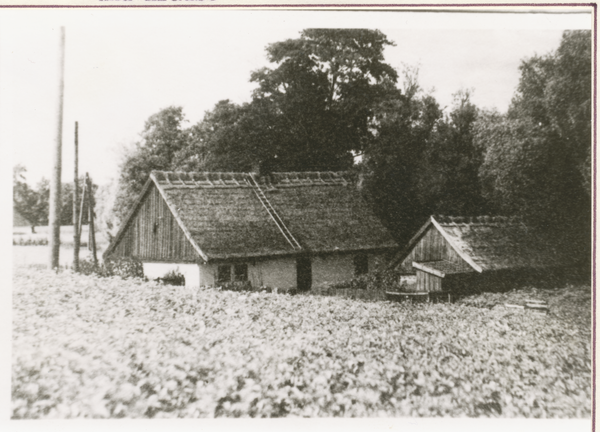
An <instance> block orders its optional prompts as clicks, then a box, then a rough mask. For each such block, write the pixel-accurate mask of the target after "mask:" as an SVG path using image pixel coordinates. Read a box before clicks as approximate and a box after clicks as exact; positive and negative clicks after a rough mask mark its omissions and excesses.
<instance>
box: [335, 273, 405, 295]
mask: <svg viewBox="0 0 600 432" xmlns="http://www.w3.org/2000/svg"><path fill="white" fill-rule="evenodd" d="M399 281H400V272H398V271H396V270H386V271H379V272H370V273H367V274H364V275H360V276H356V277H354V278H352V279H350V280H349V281H345V282H339V283H334V284H331V285H329V286H330V287H331V288H333V289H348V288H352V289H365V290H369V291H390V290H394V289H397V288H399V287H400V282H399Z"/></svg>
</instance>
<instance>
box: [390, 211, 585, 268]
mask: <svg viewBox="0 0 600 432" xmlns="http://www.w3.org/2000/svg"><path fill="white" fill-rule="evenodd" d="M431 226H435V227H436V228H437V229H438V231H439V232H440V233H441V234H442V236H443V237H444V238H445V239H446V240H447V241H448V243H449V244H450V245H451V247H452V248H453V249H454V250H455V251H456V252H457V253H458V255H460V256H461V257H462V258H463V259H464V260H465V262H466V263H468V264H469V266H470V267H471V268H472V269H473V270H476V271H478V272H485V271H495V270H507V269H519V268H537V269H543V268H551V267H561V266H565V265H569V264H571V263H572V261H573V257H572V256H570V254H569V253H568V252H567V251H566V250H565V248H564V242H561V241H559V240H558V239H556V238H549V237H548V236H544V235H542V234H540V233H539V232H538V231H536V230H534V229H532V228H530V227H528V226H527V225H526V224H525V223H524V222H523V221H522V220H521V219H520V218H516V217H513V218H507V217H489V216H482V217H470V218H469V217H445V216H436V217H433V216H432V217H431V218H430V219H429V221H428V222H427V223H426V224H425V225H424V226H423V227H422V228H421V229H420V230H419V232H418V233H417V234H416V235H415V236H414V237H413V238H412V239H411V241H410V242H409V244H408V245H407V247H406V248H405V249H404V251H403V252H401V253H400V254H398V256H397V257H396V259H395V260H394V261H393V265H397V264H399V263H400V262H401V261H402V260H403V259H404V258H405V257H406V256H408V253H410V250H412V248H413V247H414V246H415V245H416V244H417V243H418V241H419V240H420V238H421V236H422V234H423V233H424V232H425V231H426V230H427V229H429V228H430V227H431ZM423 264H425V265H427V266H429V267H432V268H434V267H435V266H436V265H437V264H433V263H423ZM440 265H442V264H440ZM434 270H435V268H434ZM439 270H440V271H443V269H441V268H440V269H439Z"/></svg>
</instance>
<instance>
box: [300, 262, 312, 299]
mask: <svg viewBox="0 0 600 432" xmlns="http://www.w3.org/2000/svg"><path fill="white" fill-rule="evenodd" d="M296 279H297V280H296V283H297V288H298V290H299V291H308V290H309V289H310V287H311V286H312V265H311V262H310V257H309V256H306V255H304V256H299V257H298V258H296Z"/></svg>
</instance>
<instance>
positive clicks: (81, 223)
mask: <svg viewBox="0 0 600 432" xmlns="http://www.w3.org/2000/svg"><path fill="white" fill-rule="evenodd" d="M86 190H87V184H86V183H85V182H84V183H83V194H82V197H81V209H80V211H79V224H77V233H78V234H79V241H78V242H79V244H80V245H81V226H82V225H83V203H85V191H86Z"/></svg>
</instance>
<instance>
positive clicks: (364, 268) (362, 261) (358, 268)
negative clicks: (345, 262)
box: [354, 253, 369, 276]
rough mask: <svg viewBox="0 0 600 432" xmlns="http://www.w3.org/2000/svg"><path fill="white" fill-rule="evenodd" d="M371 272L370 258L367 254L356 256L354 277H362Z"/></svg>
mask: <svg viewBox="0 0 600 432" xmlns="http://www.w3.org/2000/svg"><path fill="white" fill-rule="evenodd" d="M368 272H369V256H368V255H367V254H365V253H361V254H358V255H354V275H355V276H360V275H363V274H366V273H368Z"/></svg>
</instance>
